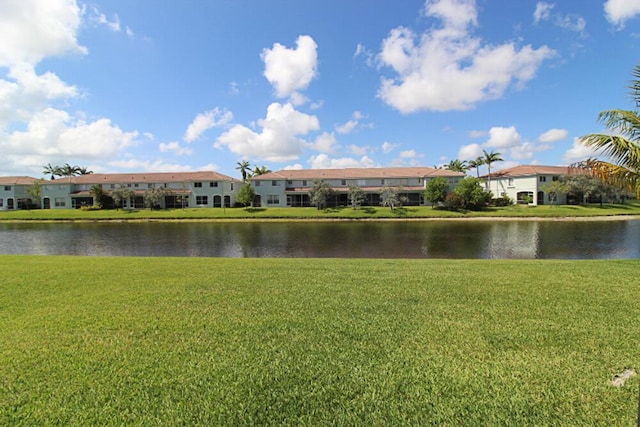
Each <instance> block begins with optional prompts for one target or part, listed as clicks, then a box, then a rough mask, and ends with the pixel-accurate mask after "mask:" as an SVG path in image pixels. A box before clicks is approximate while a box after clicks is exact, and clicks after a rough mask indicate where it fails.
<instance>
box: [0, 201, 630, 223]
mask: <svg viewBox="0 0 640 427" xmlns="http://www.w3.org/2000/svg"><path fill="white" fill-rule="evenodd" d="M614 217H615V218H627V219H628V218H634V219H635V218H638V217H640V202H635V203H628V204H625V205H617V204H615V205H614V204H605V205H603V206H600V205H589V206H568V205H558V206H548V205H547V206H509V207H502V208H488V209H485V210H483V211H474V212H451V211H446V210H439V209H432V208H431V207H425V206H420V207H402V208H399V209H395V210H393V211H392V210H390V209H388V208H381V207H363V208H359V209H356V210H354V209H352V208H336V209H325V210H317V209H315V208H256V209H242V208H228V209H219V208H216V209H213V208H189V209H170V210H153V211H152V210H96V211H82V210H76V209H64V210H30V211H26V210H20V211H0V222H19V221H25V222H26V221H180V220H189V221H251V220H255V221H265V220H268V221H278V220H285V221H294V220H300V221H304V220H327V221H328V220H434V219H448V220H450V219H521V220H526V219H577V218H591V219H601V218H614Z"/></svg>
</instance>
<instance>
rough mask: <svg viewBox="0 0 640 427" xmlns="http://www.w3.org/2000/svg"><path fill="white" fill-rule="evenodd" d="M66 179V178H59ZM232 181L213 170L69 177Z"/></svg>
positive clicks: (117, 180)
mask: <svg viewBox="0 0 640 427" xmlns="http://www.w3.org/2000/svg"><path fill="white" fill-rule="evenodd" d="M60 179H66V178H60ZM196 181H232V182H242V181H240V180H238V179H235V178H232V177H230V176H227V175H223V174H221V173H218V172H214V171H201V172H150V173H112V174H105V173H91V174H87V175H80V176H76V177H73V178H71V182H72V183H74V184H105V183H107V184H125V183H130V182H159V183H164V182H196Z"/></svg>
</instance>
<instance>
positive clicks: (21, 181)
mask: <svg viewBox="0 0 640 427" xmlns="http://www.w3.org/2000/svg"><path fill="white" fill-rule="evenodd" d="M35 181H39V180H38V179H35V178H32V177H30V176H0V185H33V183H34V182H35Z"/></svg>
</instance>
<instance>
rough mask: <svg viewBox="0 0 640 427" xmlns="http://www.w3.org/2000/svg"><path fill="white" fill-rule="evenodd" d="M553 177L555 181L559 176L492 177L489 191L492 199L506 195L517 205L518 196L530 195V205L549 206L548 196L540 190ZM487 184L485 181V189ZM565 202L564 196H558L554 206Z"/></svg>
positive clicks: (565, 197)
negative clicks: (522, 194) (492, 196)
mask: <svg viewBox="0 0 640 427" xmlns="http://www.w3.org/2000/svg"><path fill="white" fill-rule="evenodd" d="M554 177H555V178H556V179H557V178H558V177H559V175H546V174H545V175H542V174H541V175H528V176H513V177H506V176H502V177H492V178H491V183H490V185H491V189H490V191H491V192H492V193H493V195H494V197H500V196H501V195H502V194H506V195H507V196H509V198H510V199H512V200H513V201H514V203H518V200H519V199H521V197H520V198H519V197H518V195H519V194H521V193H531V196H532V197H533V201H532V202H531V204H532V205H548V204H551V200H550V199H549V194H547V193H546V192H544V191H543V190H542V187H544V186H545V185H546V184H547V183H549V182H552V181H553V179H554ZM486 184H487V182H486V181H485V188H486ZM566 202H567V196H566V194H558V195H557V198H556V200H555V201H554V202H553V203H554V204H559V205H561V204H565V203H566Z"/></svg>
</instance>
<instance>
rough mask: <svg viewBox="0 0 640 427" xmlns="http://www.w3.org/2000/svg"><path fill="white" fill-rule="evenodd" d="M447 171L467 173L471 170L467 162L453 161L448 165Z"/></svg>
mask: <svg viewBox="0 0 640 427" xmlns="http://www.w3.org/2000/svg"><path fill="white" fill-rule="evenodd" d="M445 168H446V169H449V170H450V171H454V172H462V173H466V172H467V171H468V170H469V166H468V165H467V161H466V160H459V159H455V160H451V161H450V162H449V164H448V165H446V166H445Z"/></svg>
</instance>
